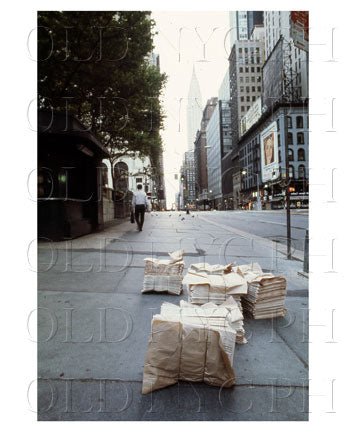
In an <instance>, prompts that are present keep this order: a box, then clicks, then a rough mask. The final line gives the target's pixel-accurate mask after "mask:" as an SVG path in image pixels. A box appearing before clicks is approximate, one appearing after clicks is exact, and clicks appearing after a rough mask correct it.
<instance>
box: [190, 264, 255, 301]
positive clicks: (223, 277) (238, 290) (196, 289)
mask: <svg viewBox="0 0 346 432" xmlns="http://www.w3.org/2000/svg"><path fill="white" fill-rule="evenodd" d="M183 284H186V285H187V286H188V293H189V301H190V302H191V303H193V304H204V303H207V302H210V301H211V302H213V303H215V304H217V305H220V304H221V303H223V302H224V301H226V300H227V299H228V298H229V296H230V295H232V296H234V298H235V299H236V300H237V302H238V303H239V304H240V295H242V294H246V293H247V281H246V279H245V278H244V275H243V274H241V273H239V272H236V271H234V270H233V268H232V264H229V265H227V266H222V265H219V264H215V265H210V264H207V263H199V264H191V265H190V267H189V269H188V272H187V274H186V275H185V277H184V279H183Z"/></svg>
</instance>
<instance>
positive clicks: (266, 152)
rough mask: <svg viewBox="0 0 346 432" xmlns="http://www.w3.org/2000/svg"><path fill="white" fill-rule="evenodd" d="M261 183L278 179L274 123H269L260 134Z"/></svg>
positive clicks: (276, 139) (276, 134) (276, 141)
mask: <svg viewBox="0 0 346 432" xmlns="http://www.w3.org/2000/svg"><path fill="white" fill-rule="evenodd" d="M261 168H262V181H264V182H265V181H269V180H275V179H276V178H278V177H279V155H278V133H277V127H276V122H273V123H271V124H270V125H269V126H268V127H267V128H266V129H265V130H264V131H263V132H262V133H261Z"/></svg>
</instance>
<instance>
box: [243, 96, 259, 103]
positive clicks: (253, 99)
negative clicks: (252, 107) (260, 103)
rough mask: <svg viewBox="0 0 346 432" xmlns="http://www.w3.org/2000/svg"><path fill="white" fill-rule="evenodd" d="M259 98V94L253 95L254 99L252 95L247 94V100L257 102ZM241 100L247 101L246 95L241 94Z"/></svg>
mask: <svg viewBox="0 0 346 432" xmlns="http://www.w3.org/2000/svg"><path fill="white" fill-rule="evenodd" d="M257 98H258V96H252V99H251V96H246V102H251V100H252V102H256V100H257ZM240 102H245V96H240Z"/></svg>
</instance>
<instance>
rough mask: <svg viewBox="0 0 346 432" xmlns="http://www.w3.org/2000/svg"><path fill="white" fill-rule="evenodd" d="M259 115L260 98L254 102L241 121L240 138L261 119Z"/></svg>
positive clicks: (260, 108)
mask: <svg viewBox="0 0 346 432" xmlns="http://www.w3.org/2000/svg"><path fill="white" fill-rule="evenodd" d="M261 114H262V100H261V97H259V98H258V99H257V100H256V102H254V103H253V104H252V105H251V107H250V109H249V111H248V112H247V113H246V114H245V116H244V117H243V118H242V119H241V128H240V136H242V135H244V133H245V132H246V131H248V130H249V129H250V127H251V126H253V125H254V124H255V123H256V122H257V120H258V119H259V118H260V117H261Z"/></svg>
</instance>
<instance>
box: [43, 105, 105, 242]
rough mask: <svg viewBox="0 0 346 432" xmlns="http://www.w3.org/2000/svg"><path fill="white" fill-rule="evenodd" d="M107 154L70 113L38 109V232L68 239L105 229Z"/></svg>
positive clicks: (44, 236)
mask: <svg viewBox="0 0 346 432" xmlns="http://www.w3.org/2000/svg"><path fill="white" fill-rule="evenodd" d="M107 157H109V154H108V153H107V151H106V150H105V148H104V147H103V146H102V144H101V143H100V141H99V140H98V139H97V137H96V136H95V135H94V134H93V133H91V132H90V131H88V130H87V129H86V128H85V126H84V125H83V124H82V123H81V122H80V121H79V120H78V119H77V118H76V117H74V116H73V115H72V114H70V113H66V112H56V111H39V112H38V164H37V166H38V188H37V192H38V236H39V237H40V238H41V239H42V238H46V239H47V240H54V241H56V240H64V239H71V238H75V237H78V236H81V235H84V234H89V233H91V232H94V231H99V230H102V229H103V209H102V169H103V168H102V159H104V158H107Z"/></svg>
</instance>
